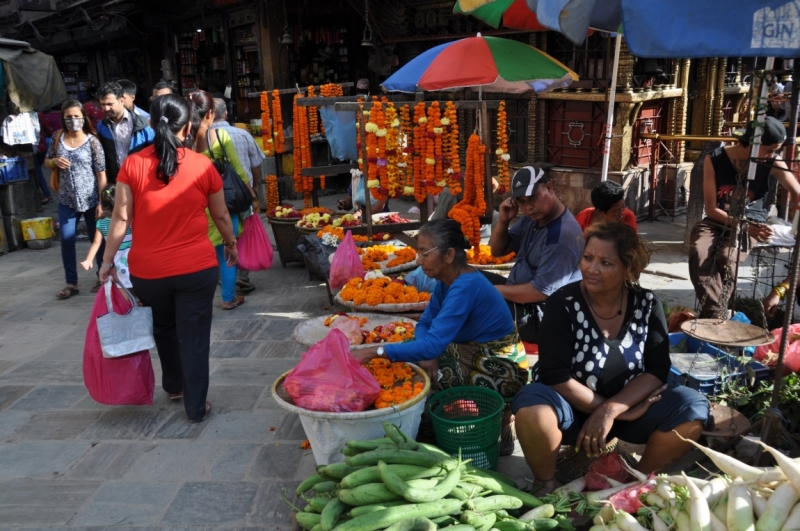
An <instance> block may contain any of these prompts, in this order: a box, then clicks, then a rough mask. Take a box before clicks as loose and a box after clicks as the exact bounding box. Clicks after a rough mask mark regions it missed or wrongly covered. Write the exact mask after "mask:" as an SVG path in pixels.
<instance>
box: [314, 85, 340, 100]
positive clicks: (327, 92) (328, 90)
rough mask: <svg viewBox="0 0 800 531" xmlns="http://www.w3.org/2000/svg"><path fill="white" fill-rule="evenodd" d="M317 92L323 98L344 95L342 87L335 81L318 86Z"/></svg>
mask: <svg viewBox="0 0 800 531" xmlns="http://www.w3.org/2000/svg"><path fill="white" fill-rule="evenodd" d="M319 94H320V96H322V97H323V98H338V97H339V96H344V89H343V88H342V86H341V85H338V84H336V83H328V84H327V85H321V86H320V87H319Z"/></svg>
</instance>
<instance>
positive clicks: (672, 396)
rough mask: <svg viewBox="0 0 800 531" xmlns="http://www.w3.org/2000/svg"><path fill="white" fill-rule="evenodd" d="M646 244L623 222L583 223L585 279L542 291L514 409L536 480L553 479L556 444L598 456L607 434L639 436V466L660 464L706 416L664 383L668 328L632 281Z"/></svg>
mask: <svg viewBox="0 0 800 531" xmlns="http://www.w3.org/2000/svg"><path fill="white" fill-rule="evenodd" d="M648 261H649V252H648V250H647V248H646V246H645V245H644V243H643V242H642V241H641V240H640V239H639V237H638V235H637V234H636V232H635V231H634V230H633V229H632V228H631V227H629V226H628V225H625V224H623V223H619V222H603V223H597V224H595V225H593V226H591V227H590V228H589V229H588V230H587V234H586V246H585V248H584V252H583V256H582V258H581V261H580V269H581V275H582V277H583V280H581V281H579V282H574V283H572V284H568V285H566V286H564V287H562V288H561V289H559V290H558V291H556V292H555V293H553V294H552V295H551V296H550V297H549V298H548V299H547V303H546V305H545V309H544V318H543V320H542V327H541V329H542V330H546V331H547V333H546V334H542V337H540V340H539V362H538V364H537V365H536V367H535V369H534V379H533V380H534V381H533V383H531V384H530V385H528V386H526V387H525V388H523V389H522V391H520V392H519V394H518V395H517V396H516V398H515V399H514V404H513V406H512V409H513V411H514V414H515V415H516V430H517V436H518V438H519V441H520V445H521V446H522V450H523V452H524V453H525V459H526V460H527V462H528V465H529V466H530V468H531V470H532V471H533V473H534V474H535V476H536V479H537V481H539V482H540V488H539V490H538V494H545V493H547V492H549V491H551V490H552V489H554V488H555V487H556V486H557V485H558V483H557V481H556V479H555V476H556V460H557V457H558V449H559V446H560V445H562V444H574V445H575V446H576V448H578V449H580V450H583V451H585V452H586V453H587V454H589V455H599V454H600V453H601V452H603V451H605V449H606V442H607V441H610V440H611V439H612V438H614V437H618V438H620V439H621V440H624V441H627V442H630V443H634V444H646V445H647V448H646V450H645V452H644V455H643V456H642V459H641V461H640V462H639V466H638V468H639V470H641V471H642V472H645V473H650V472H654V471H658V470H663V469H664V468H665V467H667V466H669V465H670V464H671V463H673V462H675V461H676V460H677V459H679V458H680V457H681V456H682V455H683V454H684V453H686V451H687V450H689V448H690V445H689V443H686V442H683V441H681V440H680V439H679V438H678V437H677V436H676V435H675V433H673V431H672V430H675V431H677V432H678V433H680V434H681V435H682V436H683V437H685V438H689V439H693V440H697V439H698V438H699V437H700V433H701V431H702V430H703V427H704V426H705V424H706V422H707V421H708V415H709V404H708V400H706V398H705V397H704V396H703V395H702V394H700V393H698V392H697V391H694V390H692V389H689V388H688V387H683V386H678V387H673V388H670V387H668V386H667V385H666V381H667V377H668V375H669V370H670V358H669V334H668V333H667V325H666V321H665V319H664V310H663V308H662V307H661V303H660V302H659V300H658V298H657V297H656V296H655V295H654V294H653V292H652V291H649V290H645V289H642V288H641V287H640V286H639V285H638V281H639V275H640V274H641V272H642V271H643V270H644V268H645V267H646V266H647V263H648Z"/></svg>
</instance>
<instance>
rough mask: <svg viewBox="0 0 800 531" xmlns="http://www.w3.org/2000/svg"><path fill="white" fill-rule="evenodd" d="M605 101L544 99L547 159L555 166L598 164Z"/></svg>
mask: <svg viewBox="0 0 800 531" xmlns="http://www.w3.org/2000/svg"><path fill="white" fill-rule="evenodd" d="M605 121H606V104H605V103H604V102H589V101H559V100H550V101H548V102H547V162H550V163H552V164H556V165H558V166H572V167H576V168H600V167H601V166H602V163H603V147H602V145H601V141H602V136H603V124H604V123H605Z"/></svg>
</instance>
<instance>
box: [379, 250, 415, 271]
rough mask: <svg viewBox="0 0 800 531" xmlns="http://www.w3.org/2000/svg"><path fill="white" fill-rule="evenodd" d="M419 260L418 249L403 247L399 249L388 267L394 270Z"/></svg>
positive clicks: (388, 263)
mask: <svg viewBox="0 0 800 531" xmlns="http://www.w3.org/2000/svg"><path fill="white" fill-rule="evenodd" d="M416 259H417V251H416V249H412V248H411V247H403V248H401V249H397V250H396V251H395V252H394V258H392V259H391V260H389V262H387V264H386V267H387V268H392V267H397V266H400V265H403V264H407V263H409V262H413V261H414V260H416Z"/></svg>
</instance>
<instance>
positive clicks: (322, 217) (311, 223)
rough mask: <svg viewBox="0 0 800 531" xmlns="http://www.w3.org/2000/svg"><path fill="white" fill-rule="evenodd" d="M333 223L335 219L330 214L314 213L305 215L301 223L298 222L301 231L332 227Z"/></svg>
mask: <svg viewBox="0 0 800 531" xmlns="http://www.w3.org/2000/svg"><path fill="white" fill-rule="evenodd" d="M333 221H334V218H333V216H331V215H330V214H319V213H317V212H313V213H311V214H306V215H304V216H303V217H302V218H301V219H300V221H298V222H297V226H298V227H300V228H301V229H319V228H322V227H326V226H328V225H331V224H332V223H333Z"/></svg>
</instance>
